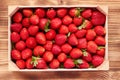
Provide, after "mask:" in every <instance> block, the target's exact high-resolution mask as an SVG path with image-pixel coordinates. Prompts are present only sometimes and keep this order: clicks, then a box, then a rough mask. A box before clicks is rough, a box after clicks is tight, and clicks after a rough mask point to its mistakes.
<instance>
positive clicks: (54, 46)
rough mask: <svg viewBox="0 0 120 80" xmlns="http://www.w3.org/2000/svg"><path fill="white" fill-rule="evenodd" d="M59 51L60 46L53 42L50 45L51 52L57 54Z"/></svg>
mask: <svg viewBox="0 0 120 80" xmlns="http://www.w3.org/2000/svg"><path fill="white" fill-rule="evenodd" d="M60 52H61V48H60V46H58V45H56V44H54V45H53V47H52V53H53V54H54V55H58V54H59V53H60Z"/></svg>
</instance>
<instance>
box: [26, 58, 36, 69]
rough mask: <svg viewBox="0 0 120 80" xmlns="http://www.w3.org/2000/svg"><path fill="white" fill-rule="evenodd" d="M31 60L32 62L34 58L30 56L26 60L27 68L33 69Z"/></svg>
mask: <svg viewBox="0 0 120 80" xmlns="http://www.w3.org/2000/svg"><path fill="white" fill-rule="evenodd" d="M31 62H32V58H29V59H27V60H26V68H27V69H33V68H34V66H33V63H31Z"/></svg>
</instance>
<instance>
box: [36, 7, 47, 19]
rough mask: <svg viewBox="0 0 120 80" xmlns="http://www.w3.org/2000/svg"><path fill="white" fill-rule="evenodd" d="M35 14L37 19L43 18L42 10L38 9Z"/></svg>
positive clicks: (43, 12)
mask: <svg viewBox="0 0 120 80" xmlns="http://www.w3.org/2000/svg"><path fill="white" fill-rule="evenodd" d="M35 14H36V15H37V16H38V17H39V18H43V17H44V16H45V10H44V9H42V8H38V9H36V10H35Z"/></svg>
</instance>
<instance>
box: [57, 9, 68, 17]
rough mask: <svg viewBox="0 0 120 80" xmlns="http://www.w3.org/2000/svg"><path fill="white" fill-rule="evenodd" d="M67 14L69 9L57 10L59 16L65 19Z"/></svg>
mask: <svg viewBox="0 0 120 80" xmlns="http://www.w3.org/2000/svg"><path fill="white" fill-rule="evenodd" d="M66 14H67V9H65V8H60V9H58V10H57V16H58V17H60V18H63V17H64V16H65V15H66Z"/></svg>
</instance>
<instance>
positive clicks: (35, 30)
mask: <svg viewBox="0 0 120 80" xmlns="http://www.w3.org/2000/svg"><path fill="white" fill-rule="evenodd" d="M38 31H39V27H38V26H34V25H31V26H30V27H29V28H28V32H29V34H30V35H31V36H35V35H36V34H37V33H38Z"/></svg>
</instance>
